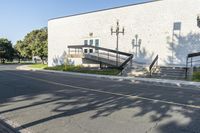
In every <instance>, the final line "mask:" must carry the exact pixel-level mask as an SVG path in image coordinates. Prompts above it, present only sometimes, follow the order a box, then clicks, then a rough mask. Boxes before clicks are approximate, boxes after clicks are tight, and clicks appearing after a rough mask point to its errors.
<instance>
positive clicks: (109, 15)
mask: <svg viewBox="0 0 200 133" xmlns="http://www.w3.org/2000/svg"><path fill="white" fill-rule="evenodd" d="M199 13H200V0H157V1H151V2H145V3H140V4H134V5H128V6H123V7H117V8H112V9H106V10H100V11H94V12H89V13H83V14H78V15H72V16H66V17H60V18H55V19H51V20H49V22H48V34H49V37H48V39H49V40H48V52H49V53H48V65H49V66H55V65H61V64H63V63H64V62H65V58H66V56H67V55H68V46H69V45H93V46H99V47H104V48H109V49H116V36H114V35H111V27H112V26H113V28H115V26H116V22H117V21H119V24H120V27H121V28H122V27H124V29H125V34H124V35H122V34H120V37H119V50H120V51H124V52H128V53H133V54H134V60H135V61H137V62H141V63H144V64H150V63H151V62H152V60H153V59H154V58H155V56H156V55H159V65H164V66H166V65H177V66H184V65H185V60H186V56H187V54H188V53H192V52H198V51H200V29H199V28H198V27H197V22H196V18H197V15H198V14H199ZM136 38H137V39H136ZM139 39H140V41H139V42H140V43H139V44H140V45H136V44H137V43H136V42H138V41H136V40H139ZM70 60H71V62H72V63H73V64H75V65H80V64H84V62H83V60H82V59H81V58H79V57H77V58H71V59H70ZM86 64H94V63H93V62H87V63H86Z"/></svg>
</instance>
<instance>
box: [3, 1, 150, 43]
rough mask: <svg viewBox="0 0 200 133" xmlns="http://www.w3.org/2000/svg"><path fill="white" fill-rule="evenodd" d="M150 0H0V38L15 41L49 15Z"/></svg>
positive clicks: (68, 13) (54, 15)
mask: <svg viewBox="0 0 200 133" xmlns="http://www.w3.org/2000/svg"><path fill="white" fill-rule="evenodd" d="M145 1H149V0H0V38H1V37H6V38H8V39H9V40H11V41H12V42H13V43H15V42H16V41H17V40H20V39H23V37H24V36H25V35H26V33H28V32H30V31H32V30H33V29H38V28H42V27H45V26H47V22H48V19H51V18H55V17H59V16H66V15H71V14H77V13H82V12H88V11H94V10H99V9H105V8H111V7H116V6H122V5H127V4H133V3H140V2H145Z"/></svg>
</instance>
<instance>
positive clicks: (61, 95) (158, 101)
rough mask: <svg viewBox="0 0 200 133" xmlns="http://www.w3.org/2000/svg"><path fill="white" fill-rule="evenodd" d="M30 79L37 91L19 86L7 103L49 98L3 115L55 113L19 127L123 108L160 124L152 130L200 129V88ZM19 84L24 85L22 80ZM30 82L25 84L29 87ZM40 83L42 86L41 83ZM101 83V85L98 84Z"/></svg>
mask: <svg viewBox="0 0 200 133" xmlns="http://www.w3.org/2000/svg"><path fill="white" fill-rule="evenodd" d="M14 73H16V72H14ZM17 73H20V72H17ZM23 74H24V73H23ZM26 74H27V75H29V74H31V73H30V72H26ZM34 76H35V75H34ZM48 76H49V75H43V74H38V75H37V76H35V78H41V79H47V78H48ZM56 78H57V75H54V76H53V77H52V79H50V80H51V81H53V82H56V81H58V80H57V79H56ZM72 78H77V77H72ZM29 80H30V79H29ZM66 81H68V82H67V83H68V84H71V85H72V86H81V88H73V87H69V86H63V85H62V84H63V83H66ZM4 82H6V83H4V84H5V85H9V84H10V81H4ZM30 82H34V84H35V85H33V86H32V88H31V89H34V88H35V89H34V90H29V89H27V90H26V89H24V90H23V91H19V89H20V88H22V87H19V88H16V90H15V91H19V92H17V93H16V96H14V95H13V94H12V95H10V96H8V98H7V100H4V103H6V104H9V103H10V104H15V102H18V103H20V102H22V101H30V100H31V101H33V100H34V99H37V98H39V97H40V95H47V96H49V97H47V98H44V99H38V100H37V102H33V103H30V104H29V105H25V106H20V107H15V108H10V109H5V110H1V111H0V114H1V115H3V114H4V113H8V112H12V111H17V110H23V109H26V108H31V107H35V106H39V105H45V104H52V105H54V108H53V109H52V110H51V112H54V113H55V115H51V116H49V117H46V118H41V119H39V120H36V121H32V122H30V123H25V124H23V125H21V126H20V127H18V128H17V129H18V130H22V129H26V128H30V127H33V126H36V125H39V124H43V123H46V122H49V121H52V120H55V119H59V118H68V117H70V116H76V115H79V114H81V113H86V112H92V113H91V114H90V119H91V120H95V119H98V118H103V117H108V116H111V115H115V114H118V115H120V113H121V112H122V111H124V110H126V111H127V110H129V111H131V113H132V116H131V119H132V120H134V119H136V118H142V117H144V116H147V117H148V118H149V120H148V121H149V122H152V123H156V126H155V127H152V128H151V129H150V130H151V131H152V132H154V130H157V131H159V132H161V133H169V132H170V133H173V132H174V133H178V132H180V133H184V132H185V133H188V132H194V133H199V132H200V127H199V124H200V108H199V106H200V100H199V97H200V91H199V90H197V91H194V90H190V89H189V88H188V89H180V88H169V87H162V88H161V87H160V88H159V87H155V86H154V87H155V88H154V87H153V86H149V85H142V84H140V83H138V84H135V83H134V84H133V83H125V82H117V81H108V80H107V81H106V80H98V79H91V80H89V84H88V79H85V78H79V81H77V82H78V83H77V82H74V81H73V82H72V81H69V79H67V77H65V76H63V77H62V78H61V79H59V83H61V84H59V85H55V84H51V83H49V84H46V83H42V82H41V81H35V80H32V81H30ZM16 83H18V84H21V82H20V81H17V82H16ZM28 83H29V82H27V84H25V86H28V85H29V84H28ZM39 83H40V85H38V84H39ZM97 83H100V84H101V85H98V86H97ZM92 85H93V86H92ZM23 87H24V86H23ZM38 87H39V88H38ZM36 88H37V89H36ZM20 92H21V93H20ZM2 95H3V94H2ZM18 96H21V97H24V99H23V98H21V99H20V100H19V101H12V98H14V97H18ZM8 99H9V100H8ZM5 101H6V102H5ZM13 102H14V103H13ZM0 105H1V104H0ZM188 105H193V106H188ZM8 106H9V105H8ZM138 122H141V121H138ZM146 132H148V131H146Z"/></svg>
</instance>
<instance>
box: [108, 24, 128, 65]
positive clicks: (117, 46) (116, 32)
mask: <svg viewBox="0 0 200 133" xmlns="http://www.w3.org/2000/svg"><path fill="white" fill-rule="evenodd" d="M124 31H125V30H124V27H123V28H122V31H120V26H119V21H117V26H116V29H115V30H113V27H111V35H113V34H116V36H117V42H116V51H117V54H116V66H118V61H119V34H120V33H121V34H123V35H124Z"/></svg>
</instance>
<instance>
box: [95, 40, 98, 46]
mask: <svg viewBox="0 0 200 133" xmlns="http://www.w3.org/2000/svg"><path fill="white" fill-rule="evenodd" d="M95 46H96V47H99V39H96V40H95Z"/></svg>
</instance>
